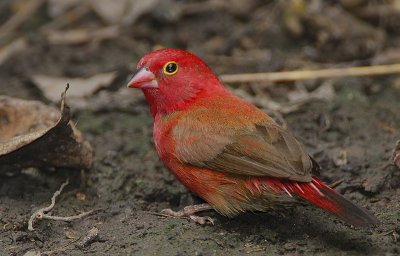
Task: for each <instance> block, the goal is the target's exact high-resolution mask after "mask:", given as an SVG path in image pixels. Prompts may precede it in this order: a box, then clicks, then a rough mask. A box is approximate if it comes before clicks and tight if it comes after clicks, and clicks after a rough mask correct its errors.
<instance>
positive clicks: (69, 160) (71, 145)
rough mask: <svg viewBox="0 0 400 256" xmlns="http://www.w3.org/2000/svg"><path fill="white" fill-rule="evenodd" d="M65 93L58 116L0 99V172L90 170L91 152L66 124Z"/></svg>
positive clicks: (34, 104) (22, 102)
mask: <svg viewBox="0 0 400 256" xmlns="http://www.w3.org/2000/svg"><path fill="white" fill-rule="evenodd" d="M67 89H68V87H67ZM67 89H66V90H65V92H64V93H63V94H62V96H61V113H60V112H59V111H57V110H56V109H54V108H52V107H49V106H45V105H44V104H42V103H40V102H37V101H26V100H21V99H16V98H12V97H6V96H0V124H1V125H0V166H1V168H0V172H3V171H7V172H10V171H11V172H13V171H18V170H21V169H22V168H27V167H37V168H40V167H68V168H77V169H89V168H90V167H91V165H92V162H93V149H92V147H91V145H90V144H89V142H88V141H86V140H85V139H84V138H83V137H82V135H81V133H80V132H79V131H78V130H77V129H76V128H75V126H74V125H73V124H72V122H70V118H71V110H70V108H69V107H68V105H66V103H65V94H66V91H67Z"/></svg>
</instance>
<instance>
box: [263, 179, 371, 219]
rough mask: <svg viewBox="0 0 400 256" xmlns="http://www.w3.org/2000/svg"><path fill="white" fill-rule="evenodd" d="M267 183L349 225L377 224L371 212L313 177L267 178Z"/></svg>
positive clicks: (276, 189)
mask: <svg viewBox="0 0 400 256" xmlns="http://www.w3.org/2000/svg"><path fill="white" fill-rule="evenodd" d="M268 184H269V185H270V186H271V187H272V188H273V189H274V190H275V191H282V190H283V191H285V192H286V193H288V194H289V195H290V196H291V194H292V193H293V194H295V195H297V196H299V197H301V198H303V199H305V200H307V201H309V202H311V203H313V204H314V205H316V206H318V207H320V208H322V209H324V210H325V211H328V212H330V213H333V214H334V215H336V216H337V217H339V218H340V219H342V220H343V221H345V222H346V223H348V224H350V225H353V226H357V227H371V226H375V225H377V224H379V221H378V219H377V218H376V217H375V216H374V215H373V214H371V213H370V212H368V211H367V210H366V209H364V208H362V207H359V206H357V205H355V204H353V203H352V202H350V201H349V200H348V199H346V198H344V197H343V196H342V195H340V194H339V193H338V192H336V191H335V190H333V189H332V188H330V187H329V186H327V185H325V184H324V183H323V182H322V181H320V180H319V179H317V178H315V177H313V179H312V181H311V182H296V181H286V182H282V180H280V179H269V180H268Z"/></svg>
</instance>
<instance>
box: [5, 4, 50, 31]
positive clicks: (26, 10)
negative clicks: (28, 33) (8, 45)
mask: <svg viewBox="0 0 400 256" xmlns="http://www.w3.org/2000/svg"><path fill="white" fill-rule="evenodd" d="M44 2H45V1H44V0H31V1H28V2H27V3H26V4H25V5H24V6H23V7H22V8H21V9H20V10H18V12H17V13H15V14H14V16H12V17H11V18H10V19H8V20H7V22H6V23H4V24H3V25H2V26H1V27H0V37H4V36H5V35H8V34H10V33H12V32H14V31H15V30H16V29H17V28H18V27H19V26H21V24H22V23H24V22H25V21H26V20H27V19H29V18H30V17H31V16H32V14H34V13H35V12H36V11H37V10H38V9H39V8H40V6H41V5H42V4H43V3H44Z"/></svg>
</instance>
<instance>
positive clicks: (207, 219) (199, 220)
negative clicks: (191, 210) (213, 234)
mask: <svg viewBox="0 0 400 256" xmlns="http://www.w3.org/2000/svg"><path fill="white" fill-rule="evenodd" d="M189 218H190V219H191V220H193V221H194V222H196V223H197V224H199V225H206V224H208V223H209V224H211V225H214V220H213V219H212V218H211V217H209V216H204V217H202V216H197V215H190V216H189Z"/></svg>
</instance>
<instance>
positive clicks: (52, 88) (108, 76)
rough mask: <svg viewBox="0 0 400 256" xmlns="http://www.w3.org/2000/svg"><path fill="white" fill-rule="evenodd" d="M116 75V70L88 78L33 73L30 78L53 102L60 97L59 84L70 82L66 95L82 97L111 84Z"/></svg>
mask: <svg viewBox="0 0 400 256" xmlns="http://www.w3.org/2000/svg"><path fill="white" fill-rule="evenodd" d="M116 75H117V74H116V72H109V73H102V74H97V75H94V76H92V77H89V78H68V77H51V76H46V75H35V76H33V77H32V80H33V82H34V83H35V84H36V85H37V87H39V89H40V90H41V91H42V92H43V94H44V96H45V97H46V98H47V99H49V100H51V101H53V102H58V100H59V99H60V96H59V91H60V85H64V84H66V83H69V84H71V86H70V89H69V91H68V97H71V98H74V97H77V98H83V97H86V96H90V95H92V94H93V93H94V92H96V91H97V90H99V89H100V88H103V87H107V86H109V85H111V83H112V82H113V81H114V79H115V77H116Z"/></svg>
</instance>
